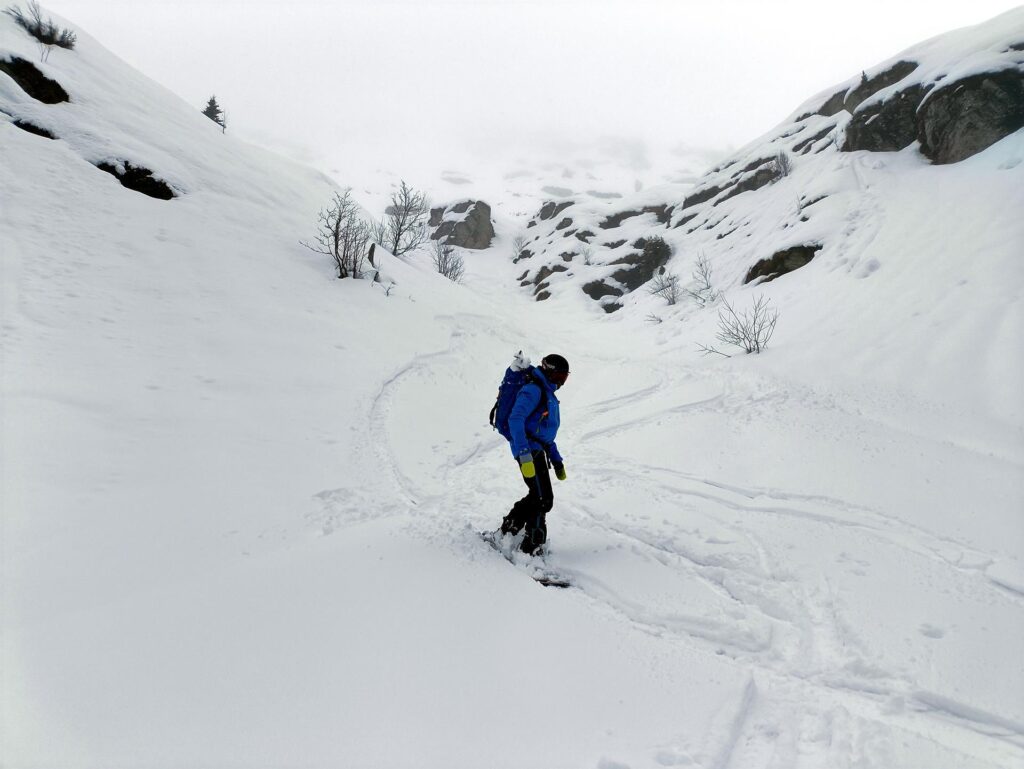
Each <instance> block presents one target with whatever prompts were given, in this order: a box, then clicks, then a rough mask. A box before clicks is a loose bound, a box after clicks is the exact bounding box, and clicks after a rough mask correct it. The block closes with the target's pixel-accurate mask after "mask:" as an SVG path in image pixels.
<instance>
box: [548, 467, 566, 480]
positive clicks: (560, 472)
mask: <svg viewBox="0 0 1024 769" xmlns="http://www.w3.org/2000/svg"><path fill="white" fill-rule="evenodd" d="M551 465H552V467H554V468H555V477H556V478H557V479H558V480H560V481H564V480H565V465H563V464H562V463H561V462H552V463H551Z"/></svg>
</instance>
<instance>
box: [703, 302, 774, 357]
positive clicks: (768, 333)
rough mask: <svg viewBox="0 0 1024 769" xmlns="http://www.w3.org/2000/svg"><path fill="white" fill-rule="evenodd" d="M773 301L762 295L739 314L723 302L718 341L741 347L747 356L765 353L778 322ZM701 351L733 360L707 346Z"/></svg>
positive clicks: (719, 317)
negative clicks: (763, 351) (770, 303)
mask: <svg viewBox="0 0 1024 769" xmlns="http://www.w3.org/2000/svg"><path fill="white" fill-rule="evenodd" d="M770 301H771V300H769V299H767V298H766V297H765V296H764V295H763V294H762V295H760V296H758V297H756V298H755V299H754V303H753V304H752V305H751V307H750V309H748V310H745V311H744V312H743V313H742V314H740V313H739V312H737V311H736V309H735V308H734V307H733V306H732V305H731V304H730V303H729V302H728V301H727V300H725V299H723V300H722V309H721V310H719V311H718V334H717V339H718V341H719V342H722V343H723V344H728V345H732V346H734V347H739V348H741V349H742V350H743V352H744V353H747V354H749V353H760V352H761V351H762V350H764V349H765V348H766V347H767V346H768V341H769V340H770V339H771V338H772V334H773V333H774V332H775V324H776V322H777V321H778V319H779V312H778V310H776V309H775V308H773V307H769V306H768V304H769V302H770ZM698 349H700V350H701V351H702V352H703V353H704V354H705V355H709V354H711V353H714V354H715V355H724V356H725V357H726V358H728V357H730V356H729V355H727V354H726V353H724V352H722V351H721V350H718V349H716V348H715V347H711V346H708V345H703V344H702V345H699V346H698Z"/></svg>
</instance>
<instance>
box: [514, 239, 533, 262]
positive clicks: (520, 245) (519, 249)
mask: <svg viewBox="0 0 1024 769" xmlns="http://www.w3.org/2000/svg"><path fill="white" fill-rule="evenodd" d="M528 242H529V241H528V240H527V239H526V236H525V235H517V236H516V237H514V238H512V259H513V260H517V259H519V257H520V256H521V255H522V253H523V251H525V250H526V244H527V243H528Z"/></svg>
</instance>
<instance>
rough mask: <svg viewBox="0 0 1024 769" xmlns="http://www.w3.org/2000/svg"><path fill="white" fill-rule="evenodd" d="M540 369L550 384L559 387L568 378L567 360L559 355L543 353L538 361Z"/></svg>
mask: <svg viewBox="0 0 1024 769" xmlns="http://www.w3.org/2000/svg"><path fill="white" fill-rule="evenodd" d="M540 370H541V373H543V374H544V377H545V378H546V379H547V380H548V381H549V382H551V384H553V385H557V386H559V387H561V386H562V385H564V384H565V380H566V379H568V378H569V361H567V360H566V359H565V358H563V357H562V356H561V355H555V354H551V355H545V356H544V359H543V360H542V361H541V362H540Z"/></svg>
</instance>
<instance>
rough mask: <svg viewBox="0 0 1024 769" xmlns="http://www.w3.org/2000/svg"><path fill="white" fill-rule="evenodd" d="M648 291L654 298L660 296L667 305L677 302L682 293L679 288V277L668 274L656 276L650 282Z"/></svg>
mask: <svg viewBox="0 0 1024 769" xmlns="http://www.w3.org/2000/svg"><path fill="white" fill-rule="evenodd" d="M649 291H650V292H651V293H652V294H654V296H660V297H661V298H662V299H664V300H665V301H666V302H668V304H670V305H673V304H675V303H676V302H678V301H679V294H680V293H681V292H682V289H681V288H680V286H679V277H678V276H677V275H673V274H672V273H670V272H668V273H665V274H664V275H657V276H655V278H654V280H653V281H652V282H651V287H650V289H649Z"/></svg>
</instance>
